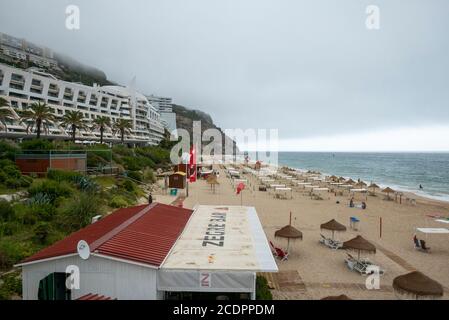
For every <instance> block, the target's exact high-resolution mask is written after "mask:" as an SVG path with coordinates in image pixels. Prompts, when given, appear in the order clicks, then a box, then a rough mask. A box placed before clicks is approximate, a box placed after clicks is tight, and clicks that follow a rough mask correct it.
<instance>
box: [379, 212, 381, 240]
mask: <svg viewBox="0 0 449 320" xmlns="http://www.w3.org/2000/svg"><path fill="white" fill-rule="evenodd" d="M379 225H380V228H379V232H380V234H379V235H380V238H381V239H382V217H380V218H379Z"/></svg>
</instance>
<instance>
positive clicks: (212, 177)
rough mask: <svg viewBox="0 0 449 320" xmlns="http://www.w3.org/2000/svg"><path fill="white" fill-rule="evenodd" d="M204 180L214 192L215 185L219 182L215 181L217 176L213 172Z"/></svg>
mask: <svg viewBox="0 0 449 320" xmlns="http://www.w3.org/2000/svg"><path fill="white" fill-rule="evenodd" d="M206 182H207V184H209V185H210V187H211V189H212V190H213V192H214V193H215V186H216V185H217V184H220V183H219V182H218V181H217V176H216V175H214V174H211V175H209V176H208V177H207V180H206Z"/></svg>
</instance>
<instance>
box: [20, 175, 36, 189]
mask: <svg viewBox="0 0 449 320" xmlns="http://www.w3.org/2000/svg"><path fill="white" fill-rule="evenodd" d="M31 183H33V178H31V177H29V176H21V177H20V186H21V187H23V188H28V187H29V186H30V185H31Z"/></svg>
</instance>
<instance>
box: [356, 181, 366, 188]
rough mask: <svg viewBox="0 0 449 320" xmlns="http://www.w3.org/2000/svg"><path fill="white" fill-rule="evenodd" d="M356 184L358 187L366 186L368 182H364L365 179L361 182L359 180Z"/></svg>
mask: <svg viewBox="0 0 449 320" xmlns="http://www.w3.org/2000/svg"><path fill="white" fill-rule="evenodd" d="M355 186H356V187H358V188H364V187H366V186H367V184H366V183H365V182H363V181H360V182H357V183H356V184H355Z"/></svg>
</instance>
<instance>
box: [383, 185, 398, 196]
mask: <svg viewBox="0 0 449 320" xmlns="http://www.w3.org/2000/svg"><path fill="white" fill-rule="evenodd" d="M382 192H383V193H386V194H387V197H388V199H390V193H395V192H396V191H394V190H393V189H391V188H390V187H386V188H385V189H383V190H382Z"/></svg>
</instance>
